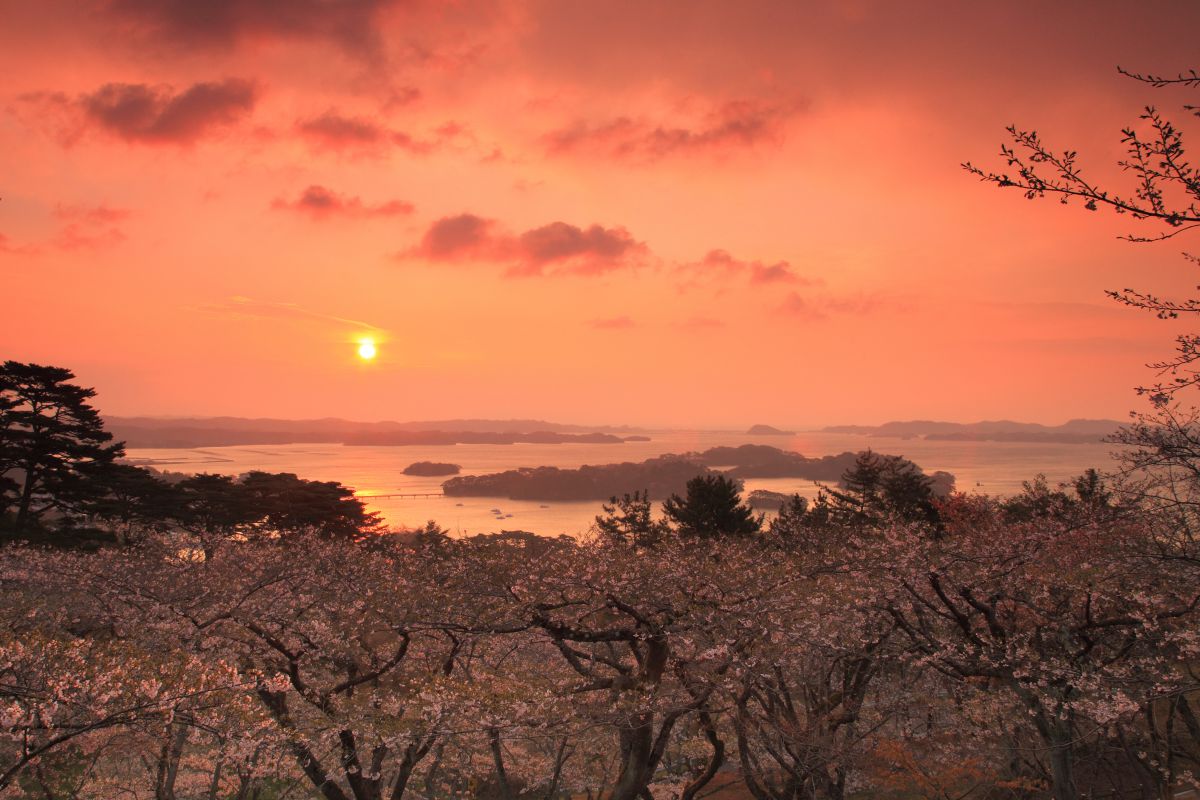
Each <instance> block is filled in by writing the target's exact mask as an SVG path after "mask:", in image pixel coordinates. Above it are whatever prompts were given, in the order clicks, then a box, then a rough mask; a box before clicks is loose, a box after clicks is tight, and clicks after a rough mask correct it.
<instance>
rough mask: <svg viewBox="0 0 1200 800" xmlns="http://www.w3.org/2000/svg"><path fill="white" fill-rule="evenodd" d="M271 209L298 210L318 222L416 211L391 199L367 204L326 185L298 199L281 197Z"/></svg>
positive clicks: (401, 201)
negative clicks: (319, 220)
mask: <svg viewBox="0 0 1200 800" xmlns="http://www.w3.org/2000/svg"><path fill="white" fill-rule="evenodd" d="M271 207H272V208H274V209H276V210H279V211H296V212H300V213H303V214H308V215H309V216H311V217H313V218H315V219H326V218H329V217H350V218H355V219H362V218H367V217H395V216H402V215H405V214H411V213H412V212H413V205H412V203H406V202H404V201H403V200H389V201H388V202H386V203H379V204H377V205H368V204H366V203H364V202H363V201H362V200H361V199H360V198H358V197H351V196H348V195H343V194H339V193H337V192H335V191H333V190H332V189H327V188H325V187H324V186H317V185H313V186H309V187H308V188H307V189H305V190H304V191H303V192H301V193H300V196H299V197H297V198H296V199H295V200H285V199H283V198H278V199H276V200H275V202H273V203H272V204H271Z"/></svg>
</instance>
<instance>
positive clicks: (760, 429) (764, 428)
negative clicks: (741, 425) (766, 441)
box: [746, 425, 796, 436]
mask: <svg viewBox="0 0 1200 800" xmlns="http://www.w3.org/2000/svg"><path fill="white" fill-rule="evenodd" d="M746 433H748V434H749V435H751V436H795V435H796V432H795V431H785V430H782V429H780V428H775V427H772V426H770V425H751V426H750V430H748V431H746Z"/></svg>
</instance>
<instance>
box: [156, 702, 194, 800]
mask: <svg viewBox="0 0 1200 800" xmlns="http://www.w3.org/2000/svg"><path fill="white" fill-rule="evenodd" d="M188 733H189V731H188V727H187V725H185V724H183V722H182V721H180V720H179V719H178V718H176V719H172V720H171V721H170V722H169V723H167V726H166V728H164V729H163V743H162V749H161V750H160V751H159V754H158V770H157V772H156V774H155V777H154V800H175V778H176V776H177V775H178V774H179V757H180V756H181V755H183V746H184V744H185V743H186V742H187V738H188Z"/></svg>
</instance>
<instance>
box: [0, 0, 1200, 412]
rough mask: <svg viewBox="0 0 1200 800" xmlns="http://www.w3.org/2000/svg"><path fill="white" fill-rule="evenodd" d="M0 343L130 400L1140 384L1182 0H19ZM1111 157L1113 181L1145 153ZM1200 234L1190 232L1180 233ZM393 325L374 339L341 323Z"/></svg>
mask: <svg viewBox="0 0 1200 800" xmlns="http://www.w3.org/2000/svg"><path fill="white" fill-rule="evenodd" d="M0 20H3V22H2V24H0V154H2V155H0V164H2V167H3V168H2V169H0V196H2V197H3V199H2V200H0V280H2V281H3V284H2V285H3V292H4V301H3V311H2V312H0V357H5V358H14V359H17V360H21V361H35V362H39V363H50V364H56V365H62V366H67V367H70V368H71V369H73V370H75V372H76V373H77V374H78V375H79V377H80V380H81V381H82V382H84V383H86V384H88V385H93V386H95V387H96V388H97V390H98V391H99V398H98V405H99V406H100V407H101V409H102V410H103V411H105V412H108V413H113V414H156V415H179V414H199V415H216V414H235V415H242V416H276V417H315V416H342V417H348V418H354V419H364V420H370V419H402V420H403V419H430V418H449V417H498V418H504V417H518V416H519V417H540V418H546V419H553V420H559V421H569V422H584V423H612V424H620V423H632V424H652V425H653V424H679V425H699V426H711V425H736V426H742V425H745V424H749V423H750V422H760V421H761V422H769V423H773V424H781V425H812V424H831V423H843V422H861V423H869V422H880V421H884V420H887V419H902V418H914V417H917V418H935V419H947V420H959V421H973V420H978V419H984V418H999V417H1004V418H1014V419H1021V420H1029V421H1042V422H1050V423H1056V422H1061V421H1063V420H1065V419H1067V418H1069V417H1079V416H1091V417H1096V416H1110V417H1123V416H1124V415H1125V413H1126V412H1127V411H1128V410H1130V409H1131V408H1137V407H1138V406H1139V403H1140V402H1141V401H1139V400H1138V398H1136V397H1135V396H1134V394H1133V392H1132V387H1133V386H1135V385H1138V384H1140V383H1146V382H1149V381H1151V380H1152V377H1153V376H1152V374H1151V373H1150V372H1149V371H1148V370H1146V369H1145V367H1144V366H1143V365H1144V364H1145V362H1147V361H1151V360H1157V359H1159V358H1164V357H1167V356H1169V355H1170V353H1171V346H1172V337H1173V336H1174V333H1175V331H1176V329H1175V328H1173V327H1172V325H1173V323H1165V322H1159V321H1156V320H1154V319H1152V318H1150V317H1148V316H1141V315H1139V314H1137V313H1136V312H1134V311H1131V310H1126V309H1122V308H1119V307H1117V306H1115V304H1113V303H1111V302H1110V301H1108V300H1106V298H1105V297H1104V295H1103V290H1105V289H1112V288H1123V287H1125V286H1130V285H1133V286H1135V287H1136V288H1139V289H1144V290H1148V291H1155V292H1160V293H1168V294H1174V295H1180V294H1182V293H1185V292H1187V291H1188V290H1190V289H1192V288H1193V287H1194V286H1195V284H1196V283H1197V279H1196V276H1195V275H1194V274H1193V271H1192V270H1189V268H1188V267H1189V265H1188V264H1187V262H1186V261H1185V260H1184V259H1182V258H1180V256H1179V251H1180V250H1182V249H1184V248H1185V247H1186V243H1179V242H1171V243H1168V244H1159V245H1134V244H1130V243H1127V242H1123V241H1119V240H1117V239H1116V238H1115V237H1116V236H1117V235H1118V234H1120V233H1125V232H1128V231H1130V230H1137V228H1136V227H1135V228H1132V229H1131V228H1130V227H1129V226H1131V225H1136V223H1133V222H1131V221H1130V220H1128V219H1124V218H1118V217H1114V216H1112V215H1108V214H1088V213H1086V212H1085V211H1083V210H1082V209H1080V208H1079V207H1074V208H1065V209H1063V208H1060V207H1059V206H1058V205H1057V204H1056V203H1055V202H1054V201H1043V202H1040V203H1029V202H1026V201H1024V200H1022V199H1021V197H1020V195H1019V194H1016V193H1013V192H1001V191H998V190H996V189H995V188H993V187H990V186H985V185H982V184H979V183H978V182H977V181H976V180H975V179H973V178H972V177H971V176H970V175H968V174H966V173H965V172H964V171H963V170H962V169H961V168H960V167H959V163H960V162H962V161H964V160H968V159H969V160H972V161H975V162H977V163H980V164H983V165H985V166H999V162H998V159H997V158H996V156H995V153H996V152H997V150H998V146H999V144H1000V143H1001V141H1003V139H1004V126H1005V125H1007V124H1009V123H1011V122H1017V123H1019V124H1021V125H1023V126H1027V127H1036V128H1037V129H1038V130H1039V131H1040V132H1041V133H1042V134H1043V136H1044V137H1045V138H1046V139H1047V140H1048V141H1049V142H1050V143H1051V144H1052V145H1054V146H1055V147H1056V149H1062V148H1068V147H1070V148H1075V149H1078V150H1080V151H1081V153H1082V154H1083V159H1084V162H1085V164H1087V165H1088V169H1089V172H1090V174H1092V175H1095V176H1097V177H1098V178H1104V177H1109V178H1115V175H1114V171H1113V170H1114V168H1113V166H1112V165H1113V164H1114V162H1115V161H1116V160H1117V158H1118V157H1119V155H1120V151H1121V146H1120V141H1119V139H1120V133H1119V132H1120V128H1121V127H1122V126H1123V125H1125V124H1127V123H1129V122H1131V121H1132V120H1134V119H1135V118H1136V116H1137V113H1138V111H1139V110H1140V108H1141V107H1142V106H1143V105H1145V104H1146V103H1149V102H1153V103H1156V104H1158V105H1159V106H1160V107H1161V108H1163V109H1164V110H1168V111H1170V112H1171V113H1172V114H1173V115H1174V116H1175V117H1176V118H1178V119H1179V120H1180V121H1181V122H1182V123H1183V125H1184V127H1185V128H1186V127H1187V123H1186V114H1185V112H1182V111H1180V110H1179V109H1180V107H1181V106H1182V105H1183V104H1184V103H1185V102H1192V103H1195V102H1196V101H1197V98H1195V97H1188V96H1187V94H1186V93H1179V92H1174V91H1167V90H1153V89H1149V88H1147V87H1145V86H1141V85H1138V84H1136V83H1134V82H1132V81H1130V80H1128V79H1126V78H1122V77H1120V76H1119V75H1118V74H1117V73H1116V69H1115V68H1116V66H1117V65H1120V66H1123V67H1127V68H1129V69H1134V70H1138V71H1146V72H1160V73H1172V74H1173V73H1176V72H1178V71H1180V70H1183V69H1186V68H1190V67H1194V66H1197V56H1198V53H1197V48H1196V37H1195V33H1196V31H1197V30H1200V24H1198V23H1200V6H1198V5H1196V4H1195V3H1192V2H1172V3H1167V2H1140V3H1136V4H1135V3H1128V2H1095V1H1094V0H1089V1H1088V2H1056V3H1042V2H1032V0H1030V1H1029V2H1019V3H989V4H984V3H961V2H949V1H947V2H937V3H934V2H920V1H919V0H914V2H903V3H902V2H896V1H895V0H886V1H885V0H832V1H830V2H820V3H817V2H782V1H781V2H738V3H729V2H706V1H704V0H687V1H686V2H684V1H682V0H681V1H680V2H655V3H645V2H595V3H591V2H561V1H560V0H546V1H545V2H499V3H490V2H477V3H476V2H470V3H468V2H434V1H432V0H430V1H428V2H426V1H425V0H407V1H404V2H393V1H391V0H340V2H332V1H331V0H208V2H205V3H196V2H194V1H193V0H39V1H38V2H36V3H30V2H26V0H0ZM1123 188H1124V187H1123ZM1193 249H1194V248H1193ZM364 335H371V336H373V337H374V338H375V339H376V341H377V342H378V343H379V357H378V358H377V359H376V360H375V361H374V362H373V363H370V364H364V363H362V362H361V361H359V360H358V359H357V358H356V356H355V348H356V347H357V344H356V342H357V340H358V339H359V338H360V337H361V336H364Z"/></svg>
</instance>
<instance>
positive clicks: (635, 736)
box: [611, 712, 654, 800]
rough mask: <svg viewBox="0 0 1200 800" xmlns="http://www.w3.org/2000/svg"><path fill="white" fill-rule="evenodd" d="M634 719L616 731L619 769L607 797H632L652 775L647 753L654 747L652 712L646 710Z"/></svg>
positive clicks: (624, 799) (626, 799) (613, 799)
mask: <svg viewBox="0 0 1200 800" xmlns="http://www.w3.org/2000/svg"><path fill="white" fill-rule="evenodd" d="M636 719H637V721H636V722H635V723H634V724H633V725H628V726H624V727H622V728H621V729H620V732H619V736H620V742H621V773H620V774H619V775H618V776H617V782H616V783H615V784H614V785H613V790H612V795H611V800H636V798H637V797H638V796H640V795H641V793H642V790H643V789H645V788H646V785H647V784H649V783H650V778H651V777H653V770H652V767H651V766H650V757H651V753H652V752H653V749H654V715H653V714H652V713H649V712H646V713H644V714H640V715H638V717H637V718H636Z"/></svg>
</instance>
